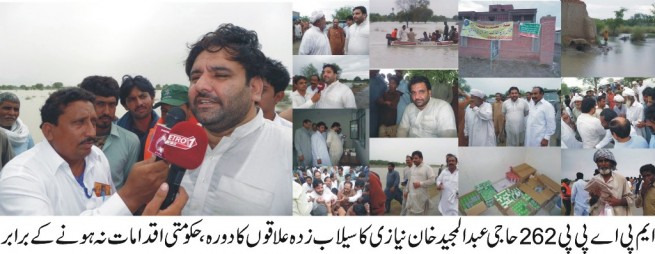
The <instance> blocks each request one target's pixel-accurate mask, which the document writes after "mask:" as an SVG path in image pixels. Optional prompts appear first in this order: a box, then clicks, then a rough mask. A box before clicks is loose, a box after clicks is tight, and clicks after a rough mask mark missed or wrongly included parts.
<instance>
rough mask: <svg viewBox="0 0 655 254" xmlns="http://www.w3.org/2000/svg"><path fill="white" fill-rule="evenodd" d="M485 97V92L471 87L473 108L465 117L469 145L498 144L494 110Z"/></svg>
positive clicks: (465, 133) (465, 130)
mask: <svg viewBox="0 0 655 254" xmlns="http://www.w3.org/2000/svg"><path fill="white" fill-rule="evenodd" d="M484 97H485V94H484V92H482V91H480V90H478V89H471V104H470V106H469V108H470V109H471V110H467V111H466V114H467V115H468V116H465V117H464V118H465V121H464V136H466V137H468V140H469V146H496V135H495V133H494V122H493V110H492V107H491V104H489V103H488V102H486V101H484Z"/></svg>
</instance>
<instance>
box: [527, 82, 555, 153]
mask: <svg viewBox="0 0 655 254" xmlns="http://www.w3.org/2000/svg"><path fill="white" fill-rule="evenodd" d="M543 98H544V89H543V88H541V87H539V86H535V87H534V88H532V101H531V102H530V103H529V105H530V112H529V113H528V119H527V121H526V125H525V128H526V129H525V146H527V147H536V146H548V143H549V142H550V136H552V135H553V134H555V108H554V107H553V105H552V104H550V102H548V101H546V100H544V99H543Z"/></svg>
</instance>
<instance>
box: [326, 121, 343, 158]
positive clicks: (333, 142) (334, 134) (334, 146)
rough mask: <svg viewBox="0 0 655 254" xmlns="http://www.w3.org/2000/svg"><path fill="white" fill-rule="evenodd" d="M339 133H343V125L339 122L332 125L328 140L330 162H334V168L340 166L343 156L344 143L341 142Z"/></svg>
mask: <svg viewBox="0 0 655 254" xmlns="http://www.w3.org/2000/svg"><path fill="white" fill-rule="evenodd" d="M339 132H341V124H339V123H338V122H334V123H332V126H331V127H330V131H328V135H327V140H326V143H327V147H328V150H329V153H330V162H332V165H334V166H338V165H339V161H340V160H341V155H342V154H343V142H342V141H341V135H339Z"/></svg>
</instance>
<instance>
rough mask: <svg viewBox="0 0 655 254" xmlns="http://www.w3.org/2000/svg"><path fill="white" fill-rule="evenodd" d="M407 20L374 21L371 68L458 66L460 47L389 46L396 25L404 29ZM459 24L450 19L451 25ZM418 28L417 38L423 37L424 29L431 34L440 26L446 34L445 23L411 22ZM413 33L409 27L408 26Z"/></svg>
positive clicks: (371, 36) (410, 24)
mask: <svg viewBox="0 0 655 254" xmlns="http://www.w3.org/2000/svg"><path fill="white" fill-rule="evenodd" d="M403 24H405V23H402V24H401V23H398V22H375V23H371V24H370V29H371V32H370V36H369V45H370V48H369V49H370V52H369V57H370V61H371V65H370V66H371V69H384V68H398V69H435V68H439V69H457V57H458V54H457V48H458V47H457V46H444V47H425V46H387V39H386V34H390V33H391V31H392V30H393V29H394V28H398V30H401V29H402V26H403ZM450 26H455V27H457V24H456V23H455V22H454V21H453V22H448V27H450ZM409 27H411V28H414V33H416V39H419V38H423V32H428V34H431V33H432V32H434V31H435V30H437V29H439V31H440V32H442V33H443V28H444V24H443V22H441V23H435V22H427V23H422V22H421V23H409ZM407 31H408V32H409V28H407Z"/></svg>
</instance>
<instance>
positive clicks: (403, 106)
mask: <svg viewBox="0 0 655 254" xmlns="http://www.w3.org/2000/svg"><path fill="white" fill-rule="evenodd" d="M370 75H371V82H370V89H371V94H370V96H371V97H370V98H371V108H370V115H371V118H370V119H371V126H372V129H371V136H372V137H421V138H437V137H442V138H447V137H451V138H454V137H457V124H456V121H455V111H454V110H453V106H452V104H451V102H450V101H445V100H442V99H438V98H435V97H433V93H432V89H433V87H432V85H431V84H430V80H429V79H428V78H427V77H425V76H414V77H411V79H409V80H406V79H403V73H402V71H396V75H389V76H388V77H387V78H388V80H389V82H388V83H386V82H385V80H384V77H383V76H381V75H380V74H379V71H377V70H372V71H371V74H370ZM444 87H445V86H444ZM447 89H448V90H450V87H448V88H447ZM448 92H449V91H446V93H448ZM451 100H452V97H451ZM373 103H375V105H373Z"/></svg>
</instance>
